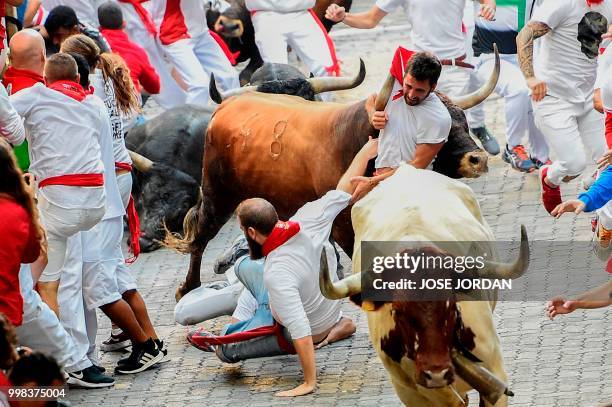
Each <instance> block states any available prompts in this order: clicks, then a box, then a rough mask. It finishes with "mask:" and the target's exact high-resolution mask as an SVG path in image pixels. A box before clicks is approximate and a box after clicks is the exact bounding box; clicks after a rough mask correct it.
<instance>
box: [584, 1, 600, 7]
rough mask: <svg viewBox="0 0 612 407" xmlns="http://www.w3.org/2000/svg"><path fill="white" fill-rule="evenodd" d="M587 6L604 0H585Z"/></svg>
mask: <svg viewBox="0 0 612 407" xmlns="http://www.w3.org/2000/svg"><path fill="white" fill-rule="evenodd" d="M586 2H587V6H589V7H591V6H593V5H598V4H601V3H603V2H604V0H586Z"/></svg>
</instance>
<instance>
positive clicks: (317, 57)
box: [246, 0, 340, 100]
mask: <svg viewBox="0 0 612 407" xmlns="http://www.w3.org/2000/svg"><path fill="white" fill-rule="evenodd" d="M314 6H315V0H284V1H277V0H246V7H247V9H248V10H249V11H250V12H251V16H252V17H251V19H252V21H253V27H254V28H255V42H256V43H257V48H258V49H259V52H260V54H261V57H262V59H263V60H264V62H269V63H278V64H286V63H288V57H287V46H290V47H291V49H292V50H294V51H295V52H296V53H297V55H298V56H299V57H300V59H301V60H302V62H304V64H306V66H307V67H308V69H309V70H310V72H312V74H313V75H314V76H332V75H339V74H340V66H339V64H338V59H337V58H336V50H335V48H334V43H333V41H332V39H331V38H330V37H329V35H328V34H327V31H326V30H325V28H324V27H323V25H322V24H321V21H319V18H318V17H317V16H316V15H315V13H314V11H313V10H312V8H313V7H314ZM321 96H322V97H323V99H324V100H326V99H328V98H329V95H328V94H326V93H324V94H322V95H321Z"/></svg>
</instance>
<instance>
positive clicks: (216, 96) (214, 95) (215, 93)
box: [208, 72, 257, 104]
mask: <svg viewBox="0 0 612 407" xmlns="http://www.w3.org/2000/svg"><path fill="white" fill-rule="evenodd" d="M255 90H257V86H243V87H241V88H235V89H230V90H228V91H227V92H221V91H220V90H219V89H217V81H216V80H215V74H214V73H212V72H211V74H210V86H209V90H208V93H209V94H210V98H211V99H212V100H213V102H215V103H217V104H221V102H223V101H224V100H225V99H227V98H230V97H232V96H238V95H242V94H243V93H245V92H248V91H255Z"/></svg>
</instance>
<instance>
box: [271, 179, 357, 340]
mask: <svg viewBox="0 0 612 407" xmlns="http://www.w3.org/2000/svg"><path fill="white" fill-rule="evenodd" d="M350 200H351V196H350V195H349V194H347V193H346V192H343V191H338V190H333V191H329V192H328V193H326V194H325V195H324V196H323V197H321V198H320V199H318V200H316V201H313V202H309V203H307V204H306V205H304V206H303V207H301V208H300V209H299V210H298V211H297V213H296V214H295V215H294V216H293V217H292V218H291V220H292V221H295V222H298V223H299V224H300V231H299V232H298V233H297V234H296V235H295V236H293V237H292V238H291V239H289V240H288V241H287V242H285V243H284V244H283V245H282V246H280V247H278V248H277V249H275V250H273V251H272V252H271V253H269V254H268V256H267V257H266V260H265V263H264V284H265V286H266V288H267V290H268V294H269V299H270V308H271V309H272V314H273V315H274V318H275V319H276V320H277V321H278V322H279V323H280V324H281V325H283V326H284V327H286V328H287V329H288V330H289V333H290V334H291V338H292V339H294V340H295V339H300V338H304V337H306V336H310V335H318V334H320V333H322V332H325V331H326V330H328V329H330V328H331V327H333V326H334V324H335V323H336V322H338V320H339V319H340V317H341V312H340V305H341V304H340V301H333V300H329V299H327V298H325V297H323V294H321V291H320V290H319V266H320V264H319V263H320V258H321V250H323V247H325V250H326V254H327V261H328V264H329V270H330V277H331V279H332V281H336V280H338V276H337V274H336V268H337V261H336V255H335V253H334V250H333V248H332V246H331V244H330V243H329V234H330V232H331V227H332V224H333V222H334V219H335V218H336V216H337V215H338V214H339V213H340V212H341V211H342V210H343V209H344V208H346V207H347V206H348V204H349V202H350Z"/></svg>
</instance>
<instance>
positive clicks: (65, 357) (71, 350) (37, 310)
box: [16, 264, 91, 373]
mask: <svg viewBox="0 0 612 407" xmlns="http://www.w3.org/2000/svg"><path fill="white" fill-rule="evenodd" d="M19 285H20V286H21V295H22V296H23V323H22V324H21V326H19V327H18V328H17V329H16V332H17V339H18V340H19V344H21V345H23V346H27V347H29V348H32V349H34V350H38V351H41V352H44V353H46V354H49V355H53V357H54V358H55V359H56V360H57V362H58V363H59V364H60V366H63V368H64V370H65V371H66V372H69V373H70V372H77V371H79V370H82V369H86V368H88V367H89V366H91V361H90V360H89V359H88V358H87V356H86V355H85V353H83V352H79V349H80V348H79V346H77V345H76V344H75V343H74V341H73V340H72V337H71V336H70V335H69V334H68V332H66V330H65V329H64V327H63V326H62V324H61V323H60V321H59V319H58V318H57V316H56V315H55V313H54V312H53V311H51V308H49V306H48V305H47V304H45V303H44V302H43V301H42V299H41V298H40V296H39V295H38V293H37V292H36V291H35V290H34V287H33V281H32V272H31V270H30V266H29V265H26V264H23V265H22V266H21V270H20V271H19ZM82 303H83V300H82V298H81V305H82Z"/></svg>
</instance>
